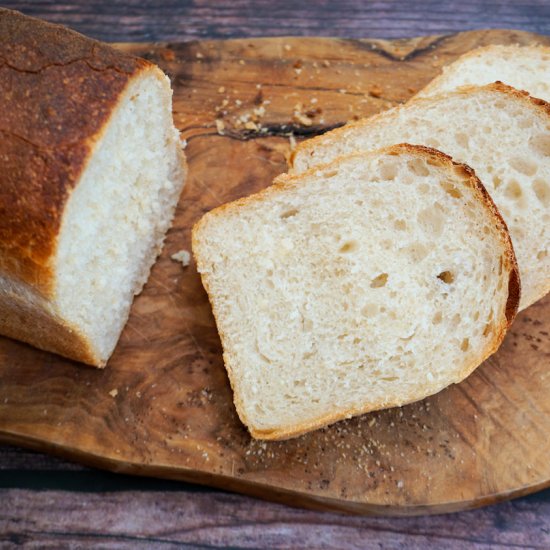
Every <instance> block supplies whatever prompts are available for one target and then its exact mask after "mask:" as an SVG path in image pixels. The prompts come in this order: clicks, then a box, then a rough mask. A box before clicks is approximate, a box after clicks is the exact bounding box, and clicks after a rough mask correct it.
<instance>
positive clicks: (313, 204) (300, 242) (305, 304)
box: [193, 144, 519, 439]
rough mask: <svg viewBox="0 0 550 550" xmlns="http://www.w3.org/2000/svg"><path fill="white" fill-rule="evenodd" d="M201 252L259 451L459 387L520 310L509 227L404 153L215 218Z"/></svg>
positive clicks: (359, 159) (487, 204)
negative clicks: (261, 445)
mask: <svg viewBox="0 0 550 550" xmlns="http://www.w3.org/2000/svg"><path fill="white" fill-rule="evenodd" d="M193 252H194V255H195V258H196V261H197V267H198V270H199V272H200V274H201V277H202V281H203V284H204V286H205V288H206V290H207V292H208V295H209V297H210V301H211V303H212V307H213V311H214V315H215V317H216V322H217V326H218V330H219V333H220V336H221V340H222V344H223V349H224V361H225V365H226V368H227V371H228V374H229V379H230V381H231V385H232V387H233V390H234V400H235V405H236V407H237V411H238V413H239V416H240V418H241V420H242V421H243V423H244V424H246V426H248V428H249V430H250V432H251V434H252V435H253V436H254V437H256V438H261V439H284V438H288V437H292V436H296V435H299V434H301V433H303V432H306V431H309V430H312V429H314V428H317V427H320V426H324V425H326V424H329V423H331V422H334V421H336V420H339V419H342V418H345V417H351V416H353V415H357V414H361V413H364V412H367V411H372V410H375V409H381V408H387V407H392V406H396V405H403V404H405V403H409V402H412V401H416V400H419V399H422V398H424V397H426V396H428V395H430V394H433V393H435V392H438V391H439V390H441V389H442V388H445V387H446V386H448V385H449V384H452V383H456V382H460V381H461V380H462V379H463V378H465V377H466V376H468V374H470V373H471V372H472V371H473V370H474V369H475V368H476V367H477V366H478V365H479V364H480V363H481V362H482V361H483V360H484V359H485V358H486V357H487V356H489V355H490V354H491V353H493V352H494V351H495V350H496V349H497V348H498V346H499V344H500V342H501V341H502V338H503V337H504V334H505V332H506V329H507V327H508V325H509V323H511V321H512V319H513V317H514V315H515V313H516V310H517V304H518V299H519V298H518V292H519V278H518V271H517V266H516V263H515V257H514V253H513V250H512V245H511V241H510V238H509V235H508V232H507V229H506V225H505V224H504V222H503V221H502V219H501V217H500V215H499V213H498V211H497V209H496V208H495V206H494V204H493V203H492V201H491V199H490V197H489V196H488V195H487V193H486V191H485V190H484V188H483V186H482V185H481V184H480V183H479V180H478V179H477V178H476V177H475V175H474V173H473V171H472V170H471V169H469V168H468V167H466V166H464V165H461V164H456V163H454V162H453V161H452V160H451V159H450V158H449V157H447V156H446V155H444V154H442V153H440V152H439V151H435V150H432V149H427V148H424V147H418V146H410V145H406V144H405V145H396V146H393V147H389V148H387V149H384V150H380V151H375V152H369V153H360V154H356V155H352V156H349V157H344V158H341V159H338V160H336V161H335V162H334V163H332V164H329V165H324V166H320V167H318V168H315V169H312V170H309V171H308V172H306V173H304V174H302V175H299V176H288V175H285V176H282V177H279V178H278V179H277V180H276V184H275V185H273V186H272V187H270V188H268V189H266V190H264V191H263V192H261V193H258V194H256V195H253V196H251V197H248V198H245V199H241V200H238V201H236V202H233V203H230V204H227V205H224V206H222V207H220V208H217V209H216V210H213V211H211V212H209V213H208V214H206V215H205V216H204V217H203V218H202V219H201V220H200V221H199V222H198V223H197V225H196V226H195V227H194V229H193Z"/></svg>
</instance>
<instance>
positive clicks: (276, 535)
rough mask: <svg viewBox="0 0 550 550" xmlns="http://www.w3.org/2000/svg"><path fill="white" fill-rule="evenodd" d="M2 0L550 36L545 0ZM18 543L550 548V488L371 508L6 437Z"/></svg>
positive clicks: (146, 20)
mask: <svg viewBox="0 0 550 550" xmlns="http://www.w3.org/2000/svg"><path fill="white" fill-rule="evenodd" d="M2 5H3V6H4V7H9V8H13V9H19V10H21V11H23V12H24V13H27V14H29V15H35V16H38V17H43V18H44V19H48V20H50V21H54V22H58V23H63V24H67V25H69V26H71V27H73V28H75V29H77V30H79V31H81V32H83V33H85V34H88V35H90V36H93V37H95V38H99V39H102V40H107V41H155V40H169V41H183V40H197V39H203V38H230V37H245V36H278V35H303V36H313V35H321V36H344V37H358V38H359V37H381V38H397V37H408V36H415V35H422V34H436V33H450V32H455V31H459V30H468V29H477V28H488V27H492V28H516V29H523V30H528V31H534V32H538V33H543V34H550V2H548V1H547V0H516V1H515V2H508V1H505V0H493V1H487V0H485V1H481V2H477V1H475V0H462V1H458V0H455V1H451V2H445V1H433V0H430V1H426V2H410V1H407V0H392V1H383V0H380V1H360V0H338V2H331V1H329V0H317V1H307V2H298V1H296V0H293V1H290V0H282V1H277V0H260V1H256V2H253V1H246V0H220V1H214V0H194V1H178V0H161V1H156V2H155V1H153V0H126V1H116V0H110V1H106V0H91V1H84V0H81V1H80V2H66V3H65V2H53V1H51V0H35V1H32V2H23V1H8V2H3V4H2ZM3 38H4V37H0V39H3ZM0 383H1V382H0ZM549 460H550V457H549ZM20 544H23V545H28V546H29V547H33V548H34V547H37V548H38V547H40V548H43V547H47V548H59V547H74V548H82V547H92V548H113V547H116V548H142V547H143V548H152V547H162V548H164V547H166V548H172V547H174V548H176V547H207V548H213V547H225V546H231V547H242V548H258V547H262V548H263V547H268V548H287V547H288V548H426V547H428V546H432V547H442V548H467V547H468V548H469V547H478V548H498V547H502V548H516V547H520V548H550V491H543V492H540V493H537V494H535V495H531V496H529V497H525V498H522V499H518V500H515V501H512V502H507V503H503V504H499V505H495V506H492V507H489V508H485V509H481V510H474V511H469V512H462V513H459V514H453V515H448V516H432V517H419V518H401V519H395V518H363V517H351V516H345V515H338V514H327V513H318V512H310V511H305V510H298V509H293V508H289V507H285V506H281V505H276V504H271V503H266V502H262V501H256V500H253V499H250V498H246V497H243V496H240V495H233V494H229V493H225V492H221V491H217V490H212V489H208V488H204V487H199V486H193V485H189V484H184V483H176V482H169V481H162V480H152V479H142V478H132V477H127V476H121V475H115V474H110V473H106V472H100V471H95V470H90V469H87V468H84V467H82V466H79V465H76V464H72V463H68V462H65V461H62V460H58V459H55V458H52V457H48V456H45V455H40V454H37V453H31V452H29V451H25V450H23V449H18V448H14V447H6V446H3V447H2V446H0V548H11V547H15V546H17V545H20Z"/></svg>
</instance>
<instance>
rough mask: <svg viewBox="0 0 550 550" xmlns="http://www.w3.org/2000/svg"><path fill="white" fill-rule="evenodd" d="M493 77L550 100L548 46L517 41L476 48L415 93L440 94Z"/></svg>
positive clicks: (482, 83)
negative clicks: (515, 43)
mask: <svg viewBox="0 0 550 550" xmlns="http://www.w3.org/2000/svg"><path fill="white" fill-rule="evenodd" d="M496 81H501V82H504V84H508V85H509V86H513V87H514V88H517V89H518V90H525V91H527V92H529V93H530V94H531V95H532V96H533V97H539V98H540V99H544V100H545V101H550V48H547V47H545V46H517V45H514V46H500V45H492V46H486V47H483V48H477V49H475V50H472V51H470V52H468V53H466V54H464V55H462V56H460V57H459V58H458V59H457V60H456V61H455V62H454V63H451V64H450V65H447V66H446V67H443V72H442V73H441V74H440V75H439V76H438V77H436V78H434V79H433V80H432V81H431V82H430V83H429V84H428V85H427V86H426V87H425V88H424V89H422V90H421V91H420V92H418V94H417V95H416V96H415V97H428V96H433V95H439V94H442V93H444V92H450V91H452V90H455V89H456V88H459V87H461V86H483V85H484V84H491V83H492V82H496Z"/></svg>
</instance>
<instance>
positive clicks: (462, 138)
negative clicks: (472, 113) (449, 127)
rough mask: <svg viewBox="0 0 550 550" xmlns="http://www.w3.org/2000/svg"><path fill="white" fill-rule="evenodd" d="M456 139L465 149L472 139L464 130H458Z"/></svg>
mask: <svg viewBox="0 0 550 550" xmlns="http://www.w3.org/2000/svg"><path fill="white" fill-rule="evenodd" d="M455 140H456V142H457V143H458V144H459V145H460V146H461V147H464V148H465V149H467V148H468V145H469V142H470V139H469V137H468V135H467V134H465V133H464V132H456V134H455Z"/></svg>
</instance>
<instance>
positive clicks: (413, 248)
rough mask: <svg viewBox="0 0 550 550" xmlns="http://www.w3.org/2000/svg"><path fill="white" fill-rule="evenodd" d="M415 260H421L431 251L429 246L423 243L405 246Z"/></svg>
mask: <svg viewBox="0 0 550 550" xmlns="http://www.w3.org/2000/svg"><path fill="white" fill-rule="evenodd" d="M404 251H405V252H407V254H409V256H410V258H411V260H412V261H413V262H421V261H422V260H423V259H424V258H426V256H427V255H428V254H429V253H430V250H429V248H428V247H427V246H426V245H424V244H422V243H413V244H410V245H409V246H407V247H405V248H404Z"/></svg>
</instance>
